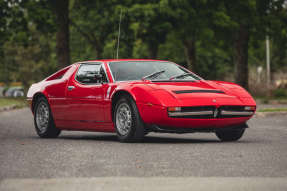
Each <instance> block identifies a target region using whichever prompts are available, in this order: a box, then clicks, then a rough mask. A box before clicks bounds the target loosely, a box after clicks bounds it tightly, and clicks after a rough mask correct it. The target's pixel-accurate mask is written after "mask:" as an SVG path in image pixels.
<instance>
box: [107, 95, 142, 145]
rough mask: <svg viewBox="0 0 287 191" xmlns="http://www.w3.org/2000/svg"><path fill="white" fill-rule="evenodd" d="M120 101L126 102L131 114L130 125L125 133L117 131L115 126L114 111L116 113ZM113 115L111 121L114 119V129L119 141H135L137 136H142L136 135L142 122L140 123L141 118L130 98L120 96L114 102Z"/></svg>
mask: <svg viewBox="0 0 287 191" xmlns="http://www.w3.org/2000/svg"><path fill="white" fill-rule="evenodd" d="M122 103H126V104H128V106H129V107H130V109H131V116H132V125H131V128H130V131H129V132H128V133H127V134H126V135H121V134H120V133H119V131H118V128H117V124H116V113H117V110H118V107H119V106H120V105H121V104H122ZM113 116H114V119H113V121H114V126H115V130H116V133H117V136H118V139H119V140H120V141H121V142H132V141H136V139H137V138H142V136H141V135H140V136H139V137H136V133H137V131H141V129H140V128H143V124H142V121H141V118H140V116H139V112H138V110H137V107H136V104H135V102H134V101H133V100H132V99H131V98H128V97H122V98H120V99H119V101H118V102H117V103H116V106H115V110H114V115H113ZM140 134H141V132H140Z"/></svg>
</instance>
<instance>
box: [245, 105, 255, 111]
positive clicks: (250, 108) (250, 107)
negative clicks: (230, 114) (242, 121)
mask: <svg viewBox="0 0 287 191" xmlns="http://www.w3.org/2000/svg"><path fill="white" fill-rule="evenodd" d="M255 109H256V106H245V108H244V110H248V111H250V110H252V111H254V110H255Z"/></svg>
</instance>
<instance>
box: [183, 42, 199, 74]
mask: <svg viewBox="0 0 287 191" xmlns="http://www.w3.org/2000/svg"><path fill="white" fill-rule="evenodd" d="M183 45H184V53H185V57H186V61H187V68H188V69H190V70H192V71H193V72H196V71H197V68H196V46H195V40H194V39H185V40H184V41H183Z"/></svg>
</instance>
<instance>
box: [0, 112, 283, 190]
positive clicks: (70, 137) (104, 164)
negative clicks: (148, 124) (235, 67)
mask: <svg viewBox="0 0 287 191" xmlns="http://www.w3.org/2000/svg"><path fill="white" fill-rule="evenodd" d="M249 126H250V128H249V129H248V130H247V132H246V134H245V135H244V137H243V138H242V139H241V140H240V141H239V142H235V143H221V142H219V141H218V139H217V138H216V136H215V135H214V134H185V135H174V134H156V133H151V134H149V135H148V136H147V137H146V139H145V141H144V142H143V143H131V144H127V143H126V144H123V143H119V142H117V139H116V136H115V135H113V134H105V133H88V132H63V133H62V135H61V136H60V137H59V138H57V139H40V138H38V137H37V136H36V134H35V132H34V126H33V120H32V114H31V112H30V111H29V109H27V108H24V109H20V110H14V111H10V112H1V113H0V144H1V147H0V180H2V184H0V185H2V186H3V185H4V184H8V183H9V180H10V181H13V180H15V179H16V180H17V179H19V178H29V179H33V178H43V181H44V182H45V181H46V180H47V181H48V180H49V179H50V178H54V180H55V178H77V177H81V178H85V177H86V178H90V177H119V176H121V177H154V176H159V177H166V176H168V177H187V178H188V177H247V178H248V177H250V178H251V179H252V180H254V181H255V179H254V177H266V178H268V177H283V180H286V181H285V182H287V179H286V177H287V116H286V115H284V114H281V115H275V116H270V117H255V118H253V119H252V120H250V121H249ZM4 179H5V180H4ZM29 179H28V180H29ZM52 180H53V179H52ZM67 180H68V179H67ZM87 180H90V179H87ZM180 180H181V179H180ZM180 180H178V181H180ZM272 180H275V182H276V181H281V182H282V178H279V179H277V178H274V179H272ZM7 181H8V183H7ZM20 182H21V181H20ZM263 182H264V181H263ZM267 182H268V181H267ZM26 183H27V182H26ZM43 184H44V183H43ZM13 185H14V184H13ZM261 185H263V184H261ZM270 185H271V184H270ZM284 185H285V188H286V190H287V184H284ZM279 186H280V185H279ZM0 188H1V187H0ZM0 190H1V189H0ZM12 190H13V189H12ZM35 190H36V189H35ZM279 190H280V189H279Z"/></svg>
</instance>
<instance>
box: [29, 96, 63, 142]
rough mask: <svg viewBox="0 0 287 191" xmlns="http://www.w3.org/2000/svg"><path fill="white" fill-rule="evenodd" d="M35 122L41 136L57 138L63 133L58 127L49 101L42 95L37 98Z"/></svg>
mask: <svg viewBox="0 0 287 191" xmlns="http://www.w3.org/2000/svg"><path fill="white" fill-rule="evenodd" d="M34 124H35V129H36V132H37V134H38V135H39V137H42V138H55V137H58V136H59V134H60V133H61V130H60V129H58V128H56V126H55V123H54V120H53V117H52V113H51V109H50V106H49V103H48V101H47V100H46V99H45V98H44V97H41V98H39V99H37V101H36V104H35V107H34Z"/></svg>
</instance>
